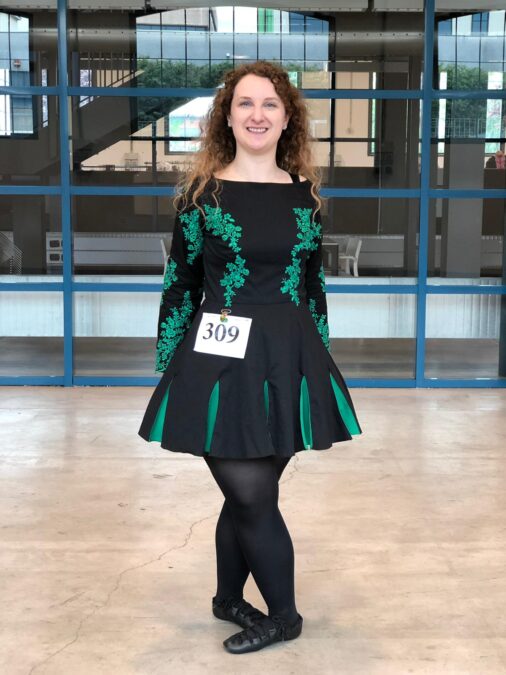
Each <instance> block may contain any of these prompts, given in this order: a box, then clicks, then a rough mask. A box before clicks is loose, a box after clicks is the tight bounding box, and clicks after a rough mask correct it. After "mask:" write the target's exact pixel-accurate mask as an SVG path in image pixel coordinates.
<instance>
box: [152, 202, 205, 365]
mask: <svg viewBox="0 0 506 675" xmlns="http://www.w3.org/2000/svg"><path fill="white" fill-rule="evenodd" d="M203 247H204V237H203V232H202V214H201V212H200V211H199V209H198V208H196V207H195V206H193V205H191V204H190V206H188V207H187V208H185V209H184V210H182V211H178V212H177V214H176V219H175V223H174V231H173V235H172V245H171V249H170V253H169V257H168V259H167V266H166V270H165V275H164V279H163V290H162V297H161V301H160V313H159V317H158V340H157V345H156V366H155V372H157V373H163V372H165V370H166V368H167V366H168V364H169V362H170V360H171V358H172V356H173V354H174V352H175V351H176V349H177V347H178V345H179V344H180V343H181V342H182V341H183V338H184V336H185V334H186V332H187V330H188V328H189V327H190V325H191V323H192V321H193V319H194V317H195V314H196V313H197V310H198V308H199V307H200V303H201V302H202V296H203V290H204V266H203V255H202V254H203Z"/></svg>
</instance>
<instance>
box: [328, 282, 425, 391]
mask: <svg viewBox="0 0 506 675" xmlns="http://www.w3.org/2000/svg"><path fill="white" fill-rule="evenodd" d="M327 305H328V313H329V332H330V345H331V350H332V351H333V352H334V356H335V358H336V359H337V358H338V359H339V369H340V370H341V372H342V373H343V376H344V377H374V378H380V377H381V378H406V379H411V378H413V377H414V376H415V356H416V339H415V335H416V295H408V294H391V295H390V294H384V293H374V294H370V295H367V294H361V293H333V294H327Z"/></svg>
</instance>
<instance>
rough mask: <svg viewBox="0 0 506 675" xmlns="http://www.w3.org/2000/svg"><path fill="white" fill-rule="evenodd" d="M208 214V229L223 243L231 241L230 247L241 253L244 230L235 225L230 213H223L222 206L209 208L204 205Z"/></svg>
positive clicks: (207, 205)
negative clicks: (240, 244)
mask: <svg viewBox="0 0 506 675" xmlns="http://www.w3.org/2000/svg"><path fill="white" fill-rule="evenodd" d="M204 211H205V212H206V229H208V230H210V231H211V232H212V233H213V234H215V235H216V236H217V237H221V238H222V239H223V241H227V240H230V241H229V246H230V248H231V249H232V251H234V252H235V253H239V251H240V250H241V247H240V246H239V239H240V238H241V234H242V228H241V227H240V226H239V225H235V220H234V219H233V218H232V216H231V215H230V213H223V211H222V210H221V207H220V206H209V204H204Z"/></svg>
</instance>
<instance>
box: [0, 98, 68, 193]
mask: <svg viewBox="0 0 506 675" xmlns="http://www.w3.org/2000/svg"><path fill="white" fill-rule="evenodd" d="M57 108H58V97H57V96H19V95H12V94H1V93H0V185H19V184H26V183H27V182H29V183H31V184H33V185H56V184H58V183H59V182H60V154H59V153H60V143H59V116H58V111H57Z"/></svg>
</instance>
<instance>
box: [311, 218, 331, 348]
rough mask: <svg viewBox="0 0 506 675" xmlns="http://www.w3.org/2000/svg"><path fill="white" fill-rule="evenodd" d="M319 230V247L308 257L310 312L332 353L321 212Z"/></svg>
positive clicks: (317, 220)
mask: <svg viewBox="0 0 506 675" xmlns="http://www.w3.org/2000/svg"><path fill="white" fill-rule="evenodd" d="M315 223H316V224H317V228H318V237H317V246H316V249H315V250H314V251H311V253H310V254H309V256H308V259H307V266H306V291H307V301H308V306H309V310H310V312H311V315H312V317H313V319H314V322H315V324H316V328H317V329H318V332H319V333H320V336H321V339H322V340H323V344H324V345H325V347H326V348H327V350H328V351H330V339H329V324H328V315H327V313H328V310H327V296H326V294H325V272H324V270H323V257H322V224H321V217H320V212H319V211H318V212H317V214H316V216H315Z"/></svg>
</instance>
